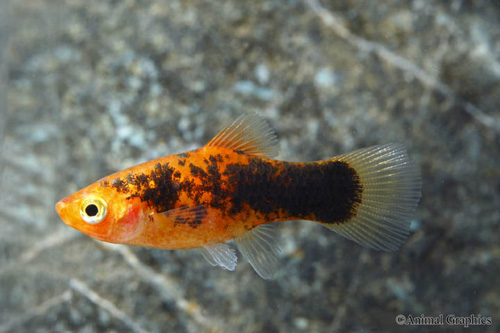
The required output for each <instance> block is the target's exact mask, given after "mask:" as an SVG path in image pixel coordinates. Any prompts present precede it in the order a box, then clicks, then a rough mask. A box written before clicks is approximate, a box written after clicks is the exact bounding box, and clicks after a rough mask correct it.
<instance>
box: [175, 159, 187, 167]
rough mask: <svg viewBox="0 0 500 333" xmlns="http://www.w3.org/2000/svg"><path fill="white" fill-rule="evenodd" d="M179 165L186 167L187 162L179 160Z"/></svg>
mask: <svg viewBox="0 0 500 333" xmlns="http://www.w3.org/2000/svg"><path fill="white" fill-rule="evenodd" d="M177 164H179V165H180V166H184V165H185V164H186V160H177Z"/></svg>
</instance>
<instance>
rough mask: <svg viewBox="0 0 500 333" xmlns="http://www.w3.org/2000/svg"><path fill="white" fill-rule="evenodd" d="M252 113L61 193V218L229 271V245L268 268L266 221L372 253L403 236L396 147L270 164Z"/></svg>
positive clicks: (405, 192)
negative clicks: (311, 229)
mask: <svg viewBox="0 0 500 333" xmlns="http://www.w3.org/2000/svg"><path fill="white" fill-rule="evenodd" d="M276 154H277V142H276V137H275V135H274V133H273V132H272V130H271V129H270V128H269V127H268V126H267V124H266V123H265V121H263V120H262V118H260V117H258V116H257V115H254V114H245V115H242V116H240V117H239V118H238V119H237V120H236V121H235V122H233V123H232V124H231V125H229V126H227V127H226V128H225V129H223V130H222V131H221V132H219V134H218V135H217V136H216V137H215V138H214V139H213V140H211V141H210V142H209V143H208V144H207V145H205V146H204V147H201V148H199V149H197V150H193V151H189V152H185V153H182V154H177V155H171V156H166V157H161V158H158V159H155V160H152V161H149V162H146V163H143V164H140V165H137V166H134V167H131V168H129V169H126V170H122V171H120V172H117V173H115V174H112V175H110V176H107V177H104V178H103V179H101V180H99V181H97V182H95V183H94V184H91V185H89V186H88V187H86V188H84V189H82V190H80V191H78V192H76V193H74V194H72V195H70V196H69V197H67V198H64V199H62V200H61V201H60V202H59V203H57V205H56V210H57V212H58V213H59V215H60V217H61V219H62V220H63V221H64V222H65V223H66V224H68V225H70V226H72V227H74V228H75V229H77V230H79V231H81V232H83V233H85V234H87V235H89V236H91V237H93V238H96V239H99V240H102V241H106V242H112V243H122V244H129V245H138V246H146V247H152V248H161V249H189V248H200V249H202V250H203V252H202V254H204V257H205V258H206V259H207V260H208V261H209V262H210V263H211V264H213V265H218V266H221V267H223V268H226V269H229V270H233V269H234V267H235V265H236V260H237V259H236V255H235V252H234V250H232V248H230V247H229V246H228V245H227V244H226V242H228V241H230V240H235V242H236V244H237V246H238V249H239V250H240V251H241V252H242V253H243V255H244V257H245V258H246V259H247V260H248V261H249V262H250V263H251V264H252V266H253V267H254V269H255V270H256V271H257V273H259V275H260V276H262V277H263V278H271V277H272V276H273V274H274V271H275V269H276V262H277V254H278V246H277V243H276V241H275V235H274V232H273V231H272V230H270V229H269V228H268V225H269V223H272V222H278V221H287V220H297V219H300V220H310V221H315V222H319V223H321V224H323V225H324V226H326V227H328V228H330V229H331V230H333V231H336V232H337V233H339V234H341V235H343V236H345V237H347V238H349V239H352V240H354V241H356V242H358V243H361V244H363V245H367V246H369V247H372V248H375V249H382V250H394V249H396V248H397V247H399V246H400V245H401V244H402V243H403V242H404V240H405V239H406V237H407V235H408V233H409V219H410V218H411V215H412V213H413V211H414V209H415V207H416V205H417V203H418V199H419V197H420V179H419V177H418V174H417V173H416V170H415V168H414V166H413V165H412V164H411V163H410V162H409V160H408V158H407V156H406V152H405V150H404V148H403V147H402V146H400V145H386V146H379V147H373V148H368V149H364V150H359V151H357V152H354V153H351V154H346V155H341V156H338V157H335V158H331V159H328V160H324V161H317V162H305V163H301V162H286V161H279V160H275V159H273V158H272V157H274V156H275V155H276Z"/></svg>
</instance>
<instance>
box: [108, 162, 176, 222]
mask: <svg viewBox="0 0 500 333" xmlns="http://www.w3.org/2000/svg"><path fill="white" fill-rule="evenodd" d="M174 172H175V171H174V168H172V167H170V166H169V164H168V163H164V164H161V163H158V164H156V165H155V166H154V168H153V169H152V170H151V172H149V173H141V174H139V175H136V174H134V173H132V172H131V173H129V174H128V175H127V176H125V177H124V178H116V179H113V181H112V182H111V186H112V187H114V188H115V189H116V190H117V191H118V192H121V193H128V194H129V198H139V199H140V200H141V202H147V203H148V206H149V207H151V208H153V209H154V210H155V211H156V212H159V213H161V212H165V211H167V210H170V209H173V208H174V205H175V203H176V202H177V201H178V200H179V190H180V184H179V182H177V181H174V180H173V176H174ZM179 176H180V175H179Z"/></svg>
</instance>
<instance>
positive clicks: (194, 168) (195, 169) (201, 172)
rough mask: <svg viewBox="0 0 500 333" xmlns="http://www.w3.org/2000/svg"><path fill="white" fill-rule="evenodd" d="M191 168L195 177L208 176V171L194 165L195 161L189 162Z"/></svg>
mask: <svg viewBox="0 0 500 333" xmlns="http://www.w3.org/2000/svg"><path fill="white" fill-rule="evenodd" d="M189 169H190V170H191V175H192V176H193V177H198V178H206V177H207V173H206V172H205V170H203V169H202V168H200V167H198V166H196V165H194V164H193V163H191V164H189Z"/></svg>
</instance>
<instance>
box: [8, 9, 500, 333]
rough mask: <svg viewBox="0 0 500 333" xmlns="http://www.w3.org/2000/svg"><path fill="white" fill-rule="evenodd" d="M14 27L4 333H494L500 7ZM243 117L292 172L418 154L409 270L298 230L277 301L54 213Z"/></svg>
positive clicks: (13, 16) (243, 281) (250, 281)
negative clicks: (92, 234)
mask: <svg viewBox="0 0 500 333" xmlns="http://www.w3.org/2000/svg"><path fill="white" fill-rule="evenodd" d="M0 12H1V13H0V48H1V50H0V74H1V73H3V72H5V74H6V75H8V77H7V79H5V78H2V79H1V80H0V90H1V91H0V113H1V114H0V116H1V117H0V120H1V121H2V124H1V125H0V138H1V140H2V141H1V150H0V152H1V154H2V156H1V157H0V171H1V175H0V176H1V182H0V184H1V185H0V186H1V191H0V199H1V200H0V230H1V233H0V331H19V332H21V331H33V330H35V329H40V330H44V331H53V330H75V331H82V332H89V331H97V330H105V329H106V330H109V331H115V332H122V331H125V330H132V331H141V330H145V331H153V332H160V331H178V332H185V331H191V332H195V331H207V330H210V329H212V330H214V331H218V330H223V331H227V332H231V331H241V332H258V331H265V332H273V331H281V332H289V331H304V332H311V331H317V332H323V331H361V330H363V331H376V330H382V331H394V330H396V329H398V328H399V327H398V326H397V325H396V322H395V318H396V316H397V315H398V314H404V315H410V314H411V315H414V316H420V315H421V314H424V315H427V316H437V315H439V314H445V315H446V314H454V315H456V316H469V315H471V314H474V315H478V314H480V315H481V316H483V317H488V316H490V317H492V321H493V322H492V327H490V329H491V330H492V331H493V330H498V329H499V328H500V298H499V297H498V291H499V288H498V276H499V275H500V264H499V262H500V260H499V259H500V242H499V230H500V226H499V225H500V224H499V223H500V222H499V221H500V210H499V208H498V207H499V206H500V168H499V163H500V158H499V156H500V113H499V105H500V104H499V101H500V20H499V19H498V18H499V17H500V3H499V2H498V1H486V0H484V1H460V0H457V1H439V2H427V1H418V0H415V1H395V0H393V1H384V2H378V1H377V2H375V1H373V2H372V1H370V2H367V1H329V2H326V1H321V0H320V1H316V0H308V1H294V0H291V1H278V0H274V1H235V0H228V1H190V0H185V1H167V0H164V1H160V0H158V1H140V0H123V1H97V0H95V1H94V0H93V1H83V0H76V1H69V0H68V1H62V0H50V1H49V0H40V1H31V0H30V1H28V0H16V1H11V2H10V4H9V5H7V3H6V1H0ZM5 35H7V36H8V40H5V38H4V37H5ZM3 55H5V59H4V58H3ZM4 69H5V70H4ZM5 82H7V85H6V86H5V85H4V83H5ZM5 96H6V99H5ZM2 105H4V106H5V105H6V106H7V109H5V108H3V107H2ZM244 111H256V112H259V113H261V114H262V115H263V116H264V117H265V118H267V119H268V120H269V122H270V123H271V125H272V126H273V127H274V128H275V129H276V131H277V133H278V135H279V141H280V144H281V154H280V158H281V159H284V160H294V161H306V160H316V159H322V158H327V157H331V156H334V155H337V154H340V153H342V152H346V151H350V150H353V149H356V148H361V147H365V146H370V145H374V144H382V143H388V142H401V143H403V144H405V145H406V147H407V148H408V151H409V154H410V156H411V158H412V159H413V160H414V161H415V162H416V163H417V164H418V166H419V168H420V170H421V172H422V175H423V196H422V200H421V204H420V205H419V208H418V210H417V214H416V217H415V220H414V221H413V223H412V234H411V236H410V238H409V240H408V241H407V243H406V244H405V245H404V246H403V248H402V249H401V251H399V252H397V253H380V252H374V251H370V250H366V249H363V248H361V247H359V246H358V245H356V244H354V243H352V242H349V241H347V240H344V239H342V238H341V237H339V236H336V235H335V234H333V233H331V232H330V231H328V230H327V229H326V228H323V227H321V226H319V225H314V224H312V223H307V222H290V223H286V224H283V225H282V226H281V227H280V228H279V232H280V233H281V234H282V240H281V242H282V247H283V253H282V258H281V269H280V271H279V273H278V275H277V277H276V280H274V281H271V282H269V281H264V280H262V279H260V278H259V277H258V276H257V274H256V273H255V272H254V271H253V270H252V268H251V267H250V266H249V265H248V264H246V263H244V262H240V264H239V265H238V266H237V268H236V271H235V272H227V271H224V270H221V269H218V268H213V267H211V266H210V265H208V264H207V263H206V262H205V261H204V260H203V259H202V257H201V256H199V255H197V254H196V253H192V252H190V251H159V250H149V249H144V248H135V247H119V246H118V247H117V246H106V245H103V244H102V243H98V242H95V241H93V240H91V239H90V238H88V237H86V236H83V235H81V234H79V233H78V232H77V231H74V230H71V229H70V228H68V227H67V226H65V225H64V224H63V223H62V222H61V221H60V220H59V218H58V216H57V215H56V214H55V211H54V204H55V202H56V201H57V200H59V199H60V198H62V197H64V196H66V195H68V194H70V193H72V192H74V191H75V190H77V189H79V188H81V187H83V186H85V185H87V184H89V183H91V182H93V181H95V180H97V179H98V178H100V177H101V176H104V175H107V174H109V173H111V172H113V171H116V170H120V169H123V168H125V167H127V166H130V165H134V164H137V163H139V162H142V161H145V160H148V159H151V158H154V157H158V156H162V155H166V154H172V153H177V152H181V151H184V150H188V149H192V148H195V147H198V146H201V145H203V144H204V143H206V142H207V141H208V140H210V138H211V137H212V136H213V135H214V134H215V133H216V132H217V130H218V129H219V128H220V127H221V126H223V125H224V124H226V123H227V122H228V121H229V120H230V119H233V118H236V117H237V116H238V115H239V114H241V113H242V112H244ZM420 328H421V327H420ZM448 328H453V327H448ZM413 329H414V330H415V331H416V330H418V329H419V327H413Z"/></svg>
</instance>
